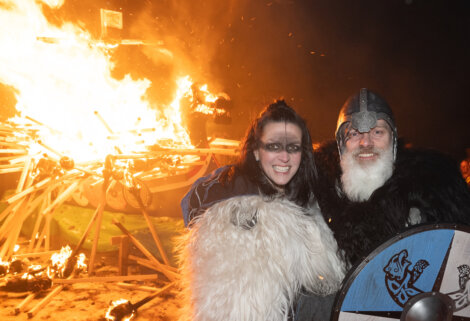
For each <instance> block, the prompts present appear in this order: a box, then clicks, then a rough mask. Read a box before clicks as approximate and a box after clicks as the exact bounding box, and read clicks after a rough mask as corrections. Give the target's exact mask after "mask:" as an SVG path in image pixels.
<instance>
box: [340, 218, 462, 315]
mask: <svg viewBox="0 0 470 321" xmlns="http://www.w3.org/2000/svg"><path fill="white" fill-rule="evenodd" d="M469 266H470V229H469V228H461V229H455V226H453V227H450V226H449V227H448V228H447V227H445V226H440V227H438V226H420V227H417V228H414V229H412V230H408V231H407V232H405V233H403V234H400V235H398V236H396V237H394V238H392V239H391V240H389V241H388V242H386V243H384V244H383V245H381V246H380V247H379V248H377V249H376V250H375V251H374V252H372V253H371V254H370V255H369V256H368V257H367V258H366V259H365V260H364V261H363V262H361V263H360V264H359V265H358V266H357V267H356V268H354V269H353V270H352V271H351V272H350V274H349V275H348V277H347V278H346V280H345V282H344V286H343V289H342V290H341V291H340V293H339V296H338V298H337V302H336V306H335V309H334V311H333V316H334V318H333V320H393V319H397V320H400V318H401V315H402V312H403V310H404V309H406V308H407V303H408V306H409V305H410V304H409V302H411V301H410V300H412V299H413V298H420V297H423V298H425V297H429V296H431V295H432V293H434V294H436V293H439V294H442V297H443V298H444V297H445V302H453V305H454V306H453V307H452V309H451V310H452V313H453V315H454V316H462V317H470V302H469V298H470V293H469V291H470V281H469V280H470V268H469ZM426 300H427V299H426ZM415 301H416V299H415ZM424 301H425V299H423V300H422V302H424ZM446 304H447V303H446ZM384 318H386V319H384Z"/></svg>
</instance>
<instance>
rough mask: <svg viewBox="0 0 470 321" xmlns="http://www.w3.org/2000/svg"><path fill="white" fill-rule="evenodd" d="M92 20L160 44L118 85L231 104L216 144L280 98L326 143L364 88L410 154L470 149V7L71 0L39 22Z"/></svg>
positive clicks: (126, 57)
mask: <svg viewBox="0 0 470 321" xmlns="http://www.w3.org/2000/svg"><path fill="white" fill-rule="evenodd" d="M99 8H107V9H114V10H121V11H122V12H123V15H124V29H123V30H122V31H120V34H119V35H117V37H121V38H128V39H141V40H144V41H147V42H150V43H153V44H157V45H147V46H120V47H119V49H117V50H116V52H115V55H114V59H115V61H116V69H115V76H116V77H117V78H119V77H122V76H123V75H124V74H125V73H131V74H132V76H133V77H135V78H139V77H145V78H148V79H150V80H151V81H152V86H151V88H150V89H149V91H148V96H149V98H150V99H151V100H152V101H155V102H159V103H165V102H169V101H171V98H172V97H171V94H172V93H173V90H174V82H173V81H174V79H175V77H176V76H179V75H184V74H189V75H191V77H192V78H193V79H194V80H196V81H199V82H201V83H207V84H208V85H209V89H210V90H211V91H216V92H217V91H223V92H225V93H227V94H228V95H229V96H230V97H231V101H232V106H233V107H232V108H233V109H232V115H233V119H232V123H231V124H228V125H214V124H212V125H210V126H209V127H210V130H212V131H216V134H217V135H219V136H225V137H227V138H233V139H240V138H241V136H243V134H244V131H245V129H246V128H247V126H248V125H249V121H250V120H251V119H252V118H253V117H255V115H256V114H257V113H258V112H259V111H260V110H261V109H262V107H263V106H265V105H266V104H268V103H270V102H272V101H273V100H274V99H276V98H279V97H282V98H284V99H286V101H287V102H288V103H289V104H290V105H292V106H293V107H294V108H296V109H297V110H298V111H299V112H300V113H301V114H302V115H303V116H304V117H305V118H306V119H307V121H308V124H309V127H310V129H311V133H312V136H313V139H314V141H317V142H318V141H322V140H325V139H332V138H333V137H334V131H335V128H336V119H337V114H338V111H339V109H340V107H341V106H342V104H343V102H344V101H345V100H346V98H347V97H348V96H349V95H351V94H353V93H356V92H357V91H358V90H359V89H360V88H361V87H367V88H369V89H371V90H374V91H376V92H377V93H379V94H380V95H382V96H383V97H384V98H385V99H386V100H387V101H388V102H389V104H390V105H391V107H392V108H393V110H394V112H395V117H396V122H397V124H398V132H399V135H400V136H401V137H403V138H405V140H406V141H408V142H410V143H412V144H413V145H414V146H417V147H426V148H434V149H438V150H441V151H443V152H446V153H449V154H451V155H452V156H454V157H455V158H456V159H461V158H463V157H464V156H465V148H466V147H470V129H469V126H468V122H469V118H470V116H469V114H470V112H469V106H468V103H467V101H468V89H469V86H468V83H469V81H468V80H467V78H468V72H469V70H470V68H469V67H470V66H469V57H470V55H469V54H470V52H469V51H470V50H469V47H470V46H469V41H470V37H469V36H470V1H468V0H456V1H444V0H442V1H437V0H354V1H350V0H343V1H335V0H320V1H316V0H312V1H307V0H299V1H294V0H251V1H250V0H210V1H204V0H201V1H198V0H194V1H191V0H152V1H150V0H113V1H91V0H81V1H79V0H66V3H65V5H64V6H63V7H62V8H61V9H60V10H59V11H57V10H48V9H47V8H45V9H44V10H45V12H46V14H47V15H48V17H49V19H50V20H51V21H54V22H55V23H57V24H60V23H61V21H63V20H72V21H76V22H77V23H81V24H82V25H85V26H86V28H87V29H88V30H90V32H91V33H92V34H94V35H95V36H97V37H99V33H100V32H99V28H100V24H99V19H100V18H99ZM166 50H168V51H166ZM169 52H170V54H169ZM5 97H6V96H5Z"/></svg>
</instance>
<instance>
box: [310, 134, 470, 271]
mask: <svg viewBox="0 0 470 321" xmlns="http://www.w3.org/2000/svg"><path fill="white" fill-rule="evenodd" d="M315 161H316V164H317V167H318V173H319V179H318V181H317V186H316V187H315V196H316V197H317V200H318V203H319V205H320V208H321V211H322V213H323V215H324V217H325V220H326V221H328V222H329V226H330V228H331V229H332V230H333V232H334V235H335V238H336V240H337V242H338V247H339V248H340V250H341V253H342V254H343V255H344V257H345V259H346V260H347V261H348V262H350V263H351V264H355V263H358V262H359V260H361V259H362V258H363V257H364V256H366V255H368V254H369V253H370V252H371V251H372V250H374V249H375V248H376V247H377V246H379V245H380V244H382V243H383V242H385V241H386V240H387V239H389V238H390V237H392V236H394V235H396V234H397V233H399V232H400V231H402V230H403V229H405V228H406V227H407V226H410V225H412V224H415V223H456V224H465V225H470V192H469V190H468V187H467V186H466V184H465V181H464V180H463V178H462V176H461V175H460V172H459V171H458V164H457V162H455V161H454V160H452V159H451V158H449V157H448V156H446V155H444V154H442V153H439V152H436V151H431V150H418V149H406V148H403V147H400V146H399V148H398V153H397V160H396V162H395V169H394V171H393V174H392V176H391V177H390V178H389V179H388V180H387V181H386V182H385V183H384V184H383V185H382V186H381V187H379V188H378V189H376V190H375V191H374V192H373V193H372V195H371V197H370V199H368V200H367V201H363V202H353V201H350V200H349V199H348V198H347V197H346V196H345V194H344V193H343V192H342V191H341V190H340V188H339V186H341V184H340V177H341V175H342V171H341V168H340V161H339V155H338V150H337V146H336V142H335V141H331V142H329V143H326V144H324V145H323V146H321V147H320V148H319V149H318V150H316V152H315ZM417 213H419V218H418V219H416V218H415V216H417V215H416V214H417ZM410 214H412V216H413V217H410Z"/></svg>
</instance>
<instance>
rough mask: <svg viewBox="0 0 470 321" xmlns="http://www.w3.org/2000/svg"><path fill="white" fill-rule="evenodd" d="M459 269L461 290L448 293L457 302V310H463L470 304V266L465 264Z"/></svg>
mask: <svg viewBox="0 0 470 321" xmlns="http://www.w3.org/2000/svg"><path fill="white" fill-rule="evenodd" d="M457 269H458V270H459V290H457V291H454V292H451V293H447V295H448V296H449V297H450V298H451V299H452V300H454V302H455V311H459V310H462V309H463V308H465V307H466V306H468V305H469V304H470V282H469V281H470V267H469V266H468V265H467V264H463V265H460V266H459V267H457Z"/></svg>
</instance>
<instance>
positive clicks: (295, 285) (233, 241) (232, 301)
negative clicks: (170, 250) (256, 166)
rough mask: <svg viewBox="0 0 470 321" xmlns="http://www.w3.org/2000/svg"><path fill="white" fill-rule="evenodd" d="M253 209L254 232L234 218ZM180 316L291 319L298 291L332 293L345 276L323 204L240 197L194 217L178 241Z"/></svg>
mask: <svg viewBox="0 0 470 321" xmlns="http://www.w3.org/2000/svg"><path fill="white" fill-rule="evenodd" d="M246 213H253V214H255V213H256V214H255V215H256V216H257V222H256V224H255V225H254V227H252V228H251V229H243V228H241V227H239V226H236V225H234V224H233V223H231V221H233V217H240V216H246ZM180 254H181V265H180V266H181V267H182V281H183V296H184V301H183V302H185V309H186V311H185V312H184V317H183V318H182V319H183V320H193V321H221V320H224V321H277V320H279V321H281V320H287V317H288V313H289V310H290V309H291V307H292V305H293V301H294V300H295V297H296V294H298V292H299V291H300V289H301V288H305V289H307V290H309V291H312V292H314V293H317V294H320V295H327V294H331V293H334V292H335V291H337V290H338V289H339V286H340V283H341V281H342V279H343V276H344V266H343V263H342V262H341V261H340V259H339V258H338V256H337V245H336V241H335V240H334V238H333V235H332V232H331V231H330V229H329V227H328V226H327V225H326V223H325V222H324V220H323V217H322V215H321V214H320V212H319V210H318V209H309V210H305V209H303V208H301V207H298V206H297V205H295V204H293V203H292V202H289V201H287V200H283V199H274V200H265V199H263V198H262V197H260V196H240V197H234V198H231V199H229V200H225V201H221V202H219V203H217V204H215V205H213V206H212V207H211V208H209V209H208V210H207V211H206V212H205V213H204V214H203V215H201V216H200V217H198V218H197V220H196V221H195V222H194V225H192V228H191V229H190V230H188V233H187V234H186V235H185V236H184V239H183V240H182V243H181V252H180Z"/></svg>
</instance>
